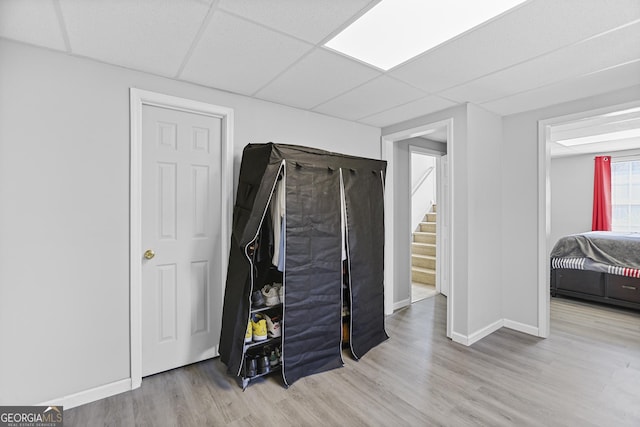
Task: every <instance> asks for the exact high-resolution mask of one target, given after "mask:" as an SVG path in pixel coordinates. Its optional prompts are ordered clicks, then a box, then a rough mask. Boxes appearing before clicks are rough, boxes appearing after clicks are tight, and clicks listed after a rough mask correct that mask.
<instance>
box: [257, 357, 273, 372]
mask: <svg viewBox="0 0 640 427" xmlns="http://www.w3.org/2000/svg"><path fill="white" fill-rule="evenodd" d="M269 371H271V365H270V364H269V356H258V374H266V373H268V372H269Z"/></svg>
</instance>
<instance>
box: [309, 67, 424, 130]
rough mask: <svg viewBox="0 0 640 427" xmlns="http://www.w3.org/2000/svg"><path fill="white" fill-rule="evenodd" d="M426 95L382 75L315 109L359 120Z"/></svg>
mask: <svg viewBox="0 0 640 427" xmlns="http://www.w3.org/2000/svg"><path fill="white" fill-rule="evenodd" d="M424 95H425V93H422V92H421V91H420V90H418V89H415V88H413V87H411V86H409V85H406V84H405V83H402V82H399V81H397V80H395V79H392V78H390V77H387V76H381V77H378V78H377V79H375V80H372V81H370V82H368V83H365V84H363V85H362V86H359V87H357V88H355V89H354V90H352V91H350V92H347V93H345V94H343V95H340V96H338V97H337V98H334V99H332V100H330V101H328V102H326V103H324V104H322V105H320V106H318V107H316V108H314V109H313V110H314V111H318V112H320V113H325V114H328V115H330V116H336V117H341V118H344V119H347V120H357V119H360V118H362V117H366V116H369V115H371V114H374V113H378V112H380V111H384V110H387V109H389V108H393V107H396V106H398V105H400V104H404V103H406V102H410V101H413V100H414V99H417V98H421V97H423V96H424Z"/></svg>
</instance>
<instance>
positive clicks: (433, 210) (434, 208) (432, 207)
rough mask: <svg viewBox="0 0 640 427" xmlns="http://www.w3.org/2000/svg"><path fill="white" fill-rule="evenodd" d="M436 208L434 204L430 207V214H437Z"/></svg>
mask: <svg viewBox="0 0 640 427" xmlns="http://www.w3.org/2000/svg"><path fill="white" fill-rule="evenodd" d="M436 206H437V205H436V204H435V203H434V204H433V205H432V206H431V212H433V213H436V212H438V211H437V210H436Z"/></svg>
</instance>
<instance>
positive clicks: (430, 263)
mask: <svg viewBox="0 0 640 427" xmlns="http://www.w3.org/2000/svg"><path fill="white" fill-rule="evenodd" d="M411 266H413V267H422V268H430V269H431V270H435V269H436V257H434V256H431V255H419V254H411Z"/></svg>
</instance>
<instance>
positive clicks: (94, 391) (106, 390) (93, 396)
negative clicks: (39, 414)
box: [36, 378, 132, 409]
mask: <svg viewBox="0 0 640 427" xmlns="http://www.w3.org/2000/svg"><path fill="white" fill-rule="evenodd" d="M131 389H132V387H131V379H130V378H127V379H124V380H120V381H115V382H112V383H109V384H105V385H101V386H98V387H94V388H90V389H88V390H84V391H81V392H78V393H74V394H70V395H67V396H62V397H59V398H57V399H51V400H49V401H46V402H42V403H38V404H37V405H36V406H64V409H71V408H75V407H76V406H80V405H84V404H86V403H91V402H95V401H96V400H100V399H105V398H107V397H110V396H113V395H116V394H120V393H124V392H125V391H129V390H131Z"/></svg>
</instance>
